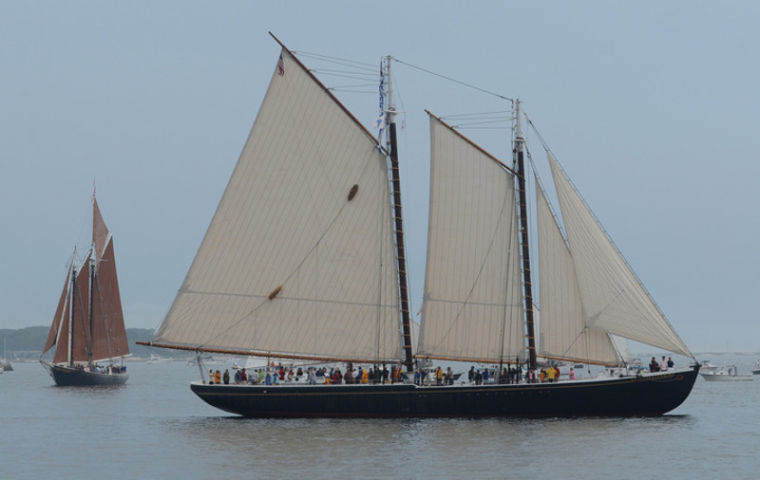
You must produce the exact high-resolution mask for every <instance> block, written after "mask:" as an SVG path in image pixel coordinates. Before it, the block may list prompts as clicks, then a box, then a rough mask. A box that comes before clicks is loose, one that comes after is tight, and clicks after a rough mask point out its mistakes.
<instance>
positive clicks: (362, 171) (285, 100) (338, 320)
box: [153, 48, 402, 361]
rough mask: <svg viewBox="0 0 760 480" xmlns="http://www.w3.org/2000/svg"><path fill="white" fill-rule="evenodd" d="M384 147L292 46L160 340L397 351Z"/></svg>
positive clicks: (279, 350)
mask: <svg viewBox="0 0 760 480" xmlns="http://www.w3.org/2000/svg"><path fill="white" fill-rule="evenodd" d="M392 234H393V230H392V217H391V204H390V195H389V185H388V169H387V166H386V158H385V156H384V154H383V153H382V152H381V151H380V150H379V147H378V145H377V143H376V141H375V140H374V138H373V137H372V136H371V135H370V134H369V133H368V132H367V131H366V130H365V129H364V128H363V127H361V125H360V124H359V123H358V122H356V120H355V119H354V118H353V117H352V116H351V115H350V114H348V112H347V110H345V108H344V107H343V106H342V105H341V104H340V103H339V102H338V101H337V100H336V99H335V98H334V97H333V96H332V95H331V94H330V93H329V92H328V91H327V89H325V87H324V86H322V85H321V84H320V83H319V82H318V81H317V80H316V79H315V78H314V77H313V75H311V73H310V72H308V71H307V70H306V69H305V68H304V67H303V66H302V65H301V63H300V62H299V61H298V60H297V59H295V57H293V56H292V54H291V53H290V52H289V51H288V50H287V49H285V48H283V50H282V54H281V57H280V60H279V62H278V65H277V67H276V68H275V71H274V73H273V75H272V79H271V82H270V85H269V89H268V91H267V94H266V96H265V98H264V101H263V103H262V105H261V109H260V110H259V114H258V116H257V118H256V121H255V122H254V125H253V128H252V130H251V133H250V135H249V137H248V140H247V142H246V144H245V147H244V148H243V152H242V154H241V156H240V159H239V160H238V163H237V165H236V167H235V170H234V172H233V174H232V177H231V178H230V181H229V183H228V185H227V188H226V190H225V192H224V195H223V197H222V199H221V201H220V203H219V206H218V208H217V211H216V214H215V215H214V217H213V219H212V221H211V224H210V226H209V228H208V231H207V232H206V236H205V238H204V239H203V242H202V244H201V246H200V248H199V250H198V253H197V255H196V257H195V259H194V261H193V263H192V266H191V267H190V270H189V271H188V273H187V276H186V278H185V281H184V283H183V284H182V286H181V288H180V290H179V292H178V294H177V297H176V298H175V300H174V303H173V305H172V307H171V309H170V311H169V313H168V314H167V316H166V318H165V320H164V322H163V323H162V325H161V327H160V328H159V330H158V332H157V333H156V336H155V338H154V340H153V342H154V343H163V344H169V345H174V346H190V347H205V348H217V349H228V350H235V351H246V352H251V353H258V354H262V353H272V354H277V355H283V356H290V357H293V358H303V357H313V358H325V359H333V358H334V359H345V360H352V359H353V360H365V361H398V360H399V359H401V358H402V354H401V345H402V341H401V333H400V320H399V300H398V273H397V268H396V262H395V251H394V241H393V237H392Z"/></svg>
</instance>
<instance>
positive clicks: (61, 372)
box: [42, 362, 129, 387]
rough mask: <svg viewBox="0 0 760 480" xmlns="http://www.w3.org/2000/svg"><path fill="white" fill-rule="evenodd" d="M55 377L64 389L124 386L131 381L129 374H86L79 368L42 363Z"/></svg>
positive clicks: (56, 381)
mask: <svg viewBox="0 0 760 480" xmlns="http://www.w3.org/2000/svg"><path fill="white" fill-rule="evenodd" d="M42 365H43V366H44V367H45V368H46V369H47V370H48V372H49V373H50V376H51V377H53V380H54V381H55V384H56V385H58V386H62V387H75V386H93V385H123V384H125V383H126V382H127V380H128V379H129V374H127V373H126V372H124V373H107V372H101V373H96V372H86V371H84V370H81V369H77V368H69V367H67V366H61V365H53V364H50V363H44V362H43V363H42Z"/></svg>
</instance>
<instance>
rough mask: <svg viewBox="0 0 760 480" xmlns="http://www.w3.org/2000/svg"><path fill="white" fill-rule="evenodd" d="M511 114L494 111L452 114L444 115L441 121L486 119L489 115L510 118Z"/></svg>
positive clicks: (507, 111) (505, 111)
mask: <svg viewBox="0 0 760 480" xmlns="http://www.w3.org/2000/svg"><path fill="white" fill-rule="evenodd" d="M511 113H512V111H511V110H496V111H493V112H475V113H452V114H451V115H446V116H445V117H441V119H442V120H446V119H449V118H461V117H486V116H490V115H504V114H507V116H506V117H504V118H512V116H511Z"/></svg>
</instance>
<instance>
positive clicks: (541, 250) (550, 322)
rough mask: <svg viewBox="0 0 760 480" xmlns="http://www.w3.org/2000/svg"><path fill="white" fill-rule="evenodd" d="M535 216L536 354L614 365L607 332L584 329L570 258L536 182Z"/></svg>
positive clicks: (613, 351)
mask: <svg viewBox="0 0 760 480" xmlns="http://www.w3.org/2000/svg"><path fill="white" fill-rule="evenodd" d="M536 215H537V219H538V267H539V279H540V281H541V282H540V287H541V288H540V297H541V322H540V337H539V339H540V341H539V347H540V350H539V352H540V355H541V356H543V357H545V358H554V359H563V360H571V361H581V362H584V363H597V364H604V365H615V364H618V363H619V358H618V356H617V354H616V353H615V348H614V346H613V344H612V342H611V341H610V336H609V335H608V334H607V332H605V331H604V330H600V329H598V328H595V327H588V326H586V323H585V321H584V317H583V306H582V304H581V298H580V292H579V291H578V284H577V281H576V277H575V268H574V267H573V259H572V258H571V256H570V250H569V249H568V248H567V244H566V243H565V239H564V237H563V236H562V232H561V231H560V228H559V225H557V221H556V219H555V217H554V215H553V214H552V212H551V209H550V208H549V203H548V201H547V199H546V196H545V194H544V191H543V189H542V188H541V185H540V184H539V183H538V180H536Z"/></svg>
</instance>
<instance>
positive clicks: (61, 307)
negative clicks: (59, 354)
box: [42, 266, 71, 354]
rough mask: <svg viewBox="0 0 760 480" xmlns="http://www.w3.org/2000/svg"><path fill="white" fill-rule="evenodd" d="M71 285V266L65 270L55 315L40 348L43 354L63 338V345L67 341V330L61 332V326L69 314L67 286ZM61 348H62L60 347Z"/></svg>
mask: <svg viewBox="0 0 760 480" xmlns="http://www.w3.org/2000/svg"><path fill="white" fill-rule="evenodd" d="M70 285H71V266H69V268H68V269H67V270H66V280H65V281H64V282H63V289H62V291H61V297H60V298H59V299H58V306H57V307H56V309H55V315H54V316H53V323H52V324H51V325H50V331H48V336H47V340H46V341H45V346H44V347H43V349H42V353H43V354H44V353H45V352H47V351H48V350H50V349H51V348H53V347H54V346H55V345H56V344H58V343H59V342H60V341H61V338H62V339H63V342H64V345H65V344H66V342H67V341H68V332H63V334H62V330H63V328H62V327H63V326H64V324H66V319H67V318H68V315H69V308H68V307H69V286H70ZM62 350H63V349H62Z"/></svg>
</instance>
